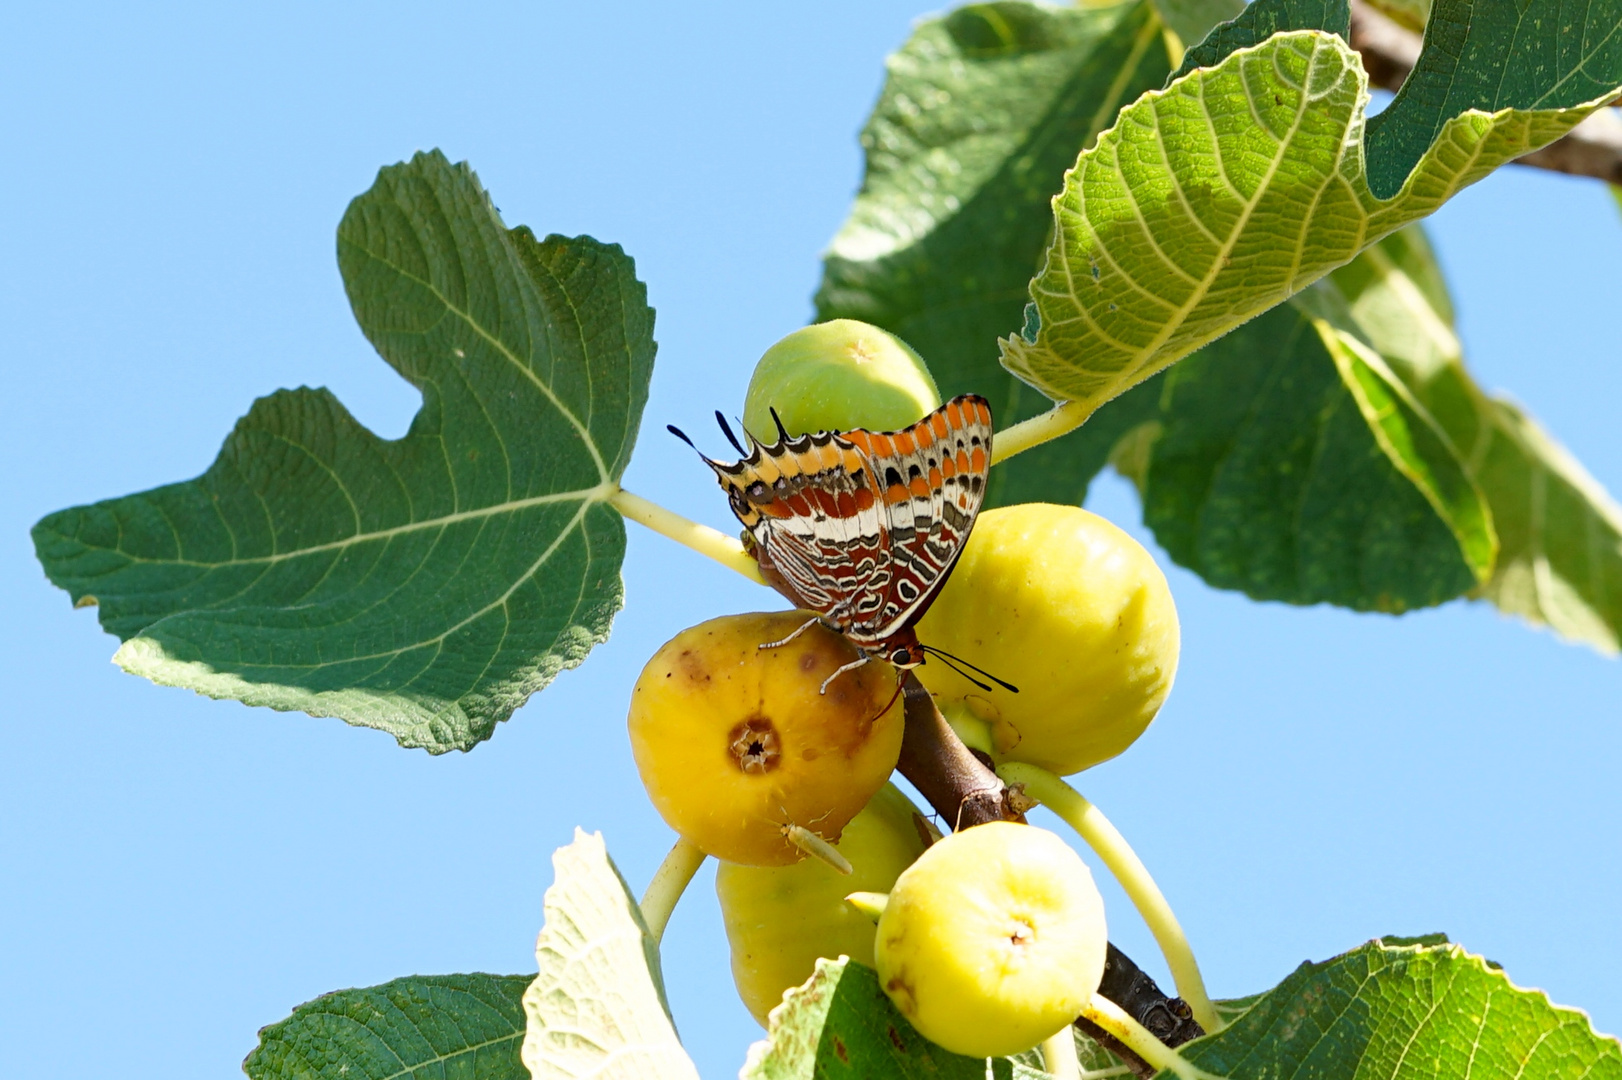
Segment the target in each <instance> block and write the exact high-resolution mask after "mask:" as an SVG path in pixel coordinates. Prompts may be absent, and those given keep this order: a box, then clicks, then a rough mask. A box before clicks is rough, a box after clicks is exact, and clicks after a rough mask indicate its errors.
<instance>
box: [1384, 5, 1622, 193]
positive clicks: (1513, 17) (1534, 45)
mask: <svg viewBox="0 0 1622 1080" xmlns="http://www.w3.org/2000/svg"><path fill="white" fill-rule="evenodd" d="M1619 84H1622V0H1586V2H1585V3H1583V4H1581V5H1576V6H1573V5H1570V4H1568V3H1566V2H1565V0H1440V2H1438V3H1437V4H1436V5H1435V7H1434V9H1433V10H1432V13H1431V15H1430V18H1429V21H1428V22H1426V24H1425V47H1424V49H1423V50H1421V52H1420V54H1419V62H1418V63H1417V64H1415V65H1414V70H1413V73H1412V74H1410V75H1409V76H1408V78H1407V80H1406V81H1404V82H1403V84H1402V89H1401V90H1399V91H1398V92H1397V97H1396V100H1394V101H1393V102H1392V103H1391V104H1390V106H1389V107H1388V108H1386V109H1385V111H1384V112H1381V113H1380V114H1379V115H1377V116H1373V117H1370V118H1369V122H1368V138H1367V149H1366V153H1367V155H1368V184H1369V189H1370V191H1371V193H1372V194H1374V195H1375V197H1377V198H1380V199H1390V198H1394V197H1395V196H1396V195H1397V194H1398V192H1399V191H1400V190H1402V188H1403V187H1404V185H1405V183H1406V181H1407V180H1408V176H1409V174H1410V173H1411V172H1412V171H1413V170H1414V169H1415V168H1416V167H1417V166H1419V165H1420V163H1421V161H1422V160H1423V159H1425V158H1427V157H1431V156H1434V154H1435V149H1436V147H1437V144H1439V143H1444V142H1446V141H1447V140H1448V135H1447V132H1448V130H1449V129H1450V128H1451V127H1456V126H1457V118H1458V117H1459V116H1460V115H1462V114H1464V113H1465V112H1466V111H1468V110H1476V111H1477V112H1479V113H1483V114H1492V113H1496V112H1498V111H1499V110H1502V109H1512V110H1515V111H1516V112H1518V113H1532V112H1553V111H1558V110H1562V109H1573V108H1577V107H1580V106H1582V105H1583V104H1584V103H1585V102H1596V101H1600V102H1605V103H1609V101H1610V99H1612V98H1615V97H1616V95H1617V89H1618V86H1619ZM1587 111H1591V110H1584V113H1585V115H1586V112H1587ZM1545 141H1549V140H1545ZM1461 149H1462V147H1461Z"/></svg>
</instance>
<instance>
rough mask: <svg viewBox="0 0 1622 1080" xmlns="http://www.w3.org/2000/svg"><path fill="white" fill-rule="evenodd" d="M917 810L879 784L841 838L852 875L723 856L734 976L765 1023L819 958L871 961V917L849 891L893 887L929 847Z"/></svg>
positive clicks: (719, 877) (817, 865)
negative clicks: (743, 862) (728, 859)
mask: <svg viewBox="0 0 1622 1080" xmlns="http://www.w3.org/2000/svg"><path fill="white" fill-rule="evenodd" d="M917 815H918V811H917V809H916V808H915V807H914V806H913V805H912V802H911V801H910V800H909V799H908V798H907V797H906V796H905V795H903V794H902V793H901V792H900V791H898V790H897V789H896V787H895V786H894V785H893V784H885V785H884V786H883V787H882V788H880V789H879V792H878V794H877V795H874V796H873V799H872V801H871V802H869V803H868V804H867V806H866V807H865V808H864V809H863V810H862V812H861V813H859V814H857V815H856V816H855V817H854V818H852V819H851V822H850V824H848V825H846V826H845V832H844V835H843V836H842V837H840V840H839V852H840V854H842V855H843V856H845V858H846V859H848V860H849V861H850V864H851V866H852V868H853V870H852V872H851V874H850V875H849V876H846V875H843V874H839V873H837V872H835V870H834V869H833V868H832V867H830V866H828V865H827V864H826V863H823V862H819V861H818V860H816V859H806V860H804V861H803V862H799V863H796V864H794V865H793V866H739V865H738V864H736V863H728V862H723V863H722V864H721V865H720V867H719V868H718V869H717V870H716V872H715V891H716V894H717V895H718V896H719V897H720V898H721V918H722V920H723V921H724V922H725V923H726V931H727V942H728V944H729V945H731V947H732V981H733V982H734V983H735V984H737V987H738V996H739V997H741V998H742V999H743V1003H744V1005H746V1006H748V1008H749V1012H750V1013H751V1014H752V1015H753V1016H754V1018H755V1019H756V1020H758V1021H760V1024H761V1026H762V1027H765V1026H766V1014H767V1013H769V1012H771V1010H772V1009H774V1008H776V1006H777V1004H778V1003H779V1002H781V1001H782V1000H783V991H785V990H787V989H789V988H790V987H793V986H799V985H800V984H801V983H803V982H805V980H807V979H809V978H810V977H811V973H812V971H813V970H814V969H815V967H816V962H817V958H818V957H823V956H825V957H828V958H829V959H833V958H835V957H838V956H848V957H850V958H851V959H852V960H855V961H856V962H857V963H860V964H866V965H867V966H868V967H872V966H873V922H872V920H871V919H869V918H868V917H867V916H866V915H863V914H862V913H861V912H860V911H858V910H857V909H856V908H854V907H852V906H851V905H850V904H847V903H846V902H845V899H844V898H845V896H846V894H847V893H850V892H853V891H855V892H861V891H869V892H879V893H882V892H888V891H889V889H890V887H891V886H892V885H894V884H895V880H896V878H897V877H898V876H899V875H900V874H901V871H903V870H905V869H906V868H907V867H908V866H910V865H911V864H912V861H913V860H914V859H916V858H917V857H918V856H919V855H920V854H921V853H922V852H923V850H924V847H925V843H924V834H923V833H921V832H920V825H919V822H920V821H921V819H920V818H919V817H918V816H917Z"/></svg>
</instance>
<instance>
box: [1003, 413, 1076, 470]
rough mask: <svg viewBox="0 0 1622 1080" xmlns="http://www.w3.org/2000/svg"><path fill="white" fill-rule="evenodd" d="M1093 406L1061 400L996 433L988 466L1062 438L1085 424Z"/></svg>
mask: <svg viewBox="0 0 1622 1080" xmlns="http://www.w3.org/2000/svg"><path fill="white" fill-rule="evenodd" d="M1096 408H1097V406H1096V405H1089V404H1087V403H1085V402H1079V401H1064V402H1060V403H1059V404H1057V405H1055V406H1053V408H1051V409H1049V410H1048V411H1047V412H1045V413H1042V414H1040V415H1038V416H1033V417H1031V418H1030V419H1029V420H1021V421H1020V422H1019V423H1017V424H1014V425H1012V426H1010V427H1006V428H1004V429H1003V430H1001V431H999V432H997V434H996V435H994V436H993V437H992V440H991V463H992V464H993V465H996V464H998V463H1000V462H1004V461H1007V460H1008V459H1009V458H1011V457H1013V456H1014V455H1015V454H1022V453H1024V452H1025V451H1027V450H1029V449H1031V448H1032V447H1033V446H1041V445H1042V444H1043V443H1045V442H1051V441H1052V440H1054V439H1057V438H1058V437H1059V436H1061V435H1068V434H1070V433H1071V432H1072V431H1074V430H1076V429H1077V428H1079V427H1080V426H1081V425H1082V424H1083V423H1085V422H1086V420H1087V418H1088V417H1089V416H1091V415H1092V414H1093V410H1094V409H1096Z"/></svg>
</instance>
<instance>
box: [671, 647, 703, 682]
mask: <svg viewBox="0 0 1622 1080" xmlns="http://www.w3.org/2000/svg"><path fill="white" fill-rule="evenodd" d="M676 666H677V667H678V668H680V669H681V673H682V674H683V675H684V676H686V678H687V681H688V682H693V683H707V682H709V681H710V679H711V676H710V666H709V665H708V664H706V663H705V662H704V658H703V657H702V656H700V655H699V654H698V653H696V652H694V651H693V650H692V649H683V650H682V651H681V652H680V653H679V654H678V655H677V657H676Z"/></svg>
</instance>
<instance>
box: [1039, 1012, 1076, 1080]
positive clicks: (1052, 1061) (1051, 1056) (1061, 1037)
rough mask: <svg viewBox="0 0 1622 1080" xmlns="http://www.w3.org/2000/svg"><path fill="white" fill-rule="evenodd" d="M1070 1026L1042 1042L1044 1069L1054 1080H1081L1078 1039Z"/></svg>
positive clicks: (1067, 1025)
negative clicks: (1077, 1057) (1077, 1058)
mask: <svg viewBox="0 0 1622 1080" xmlns="http://www.w3.org/2000/svg"><path fill="white" fill-rule="evenodd" d="M1072 1030H1073V1029H1072V1028H1071V1027H1070V1025H1069V1024H1066V1025H1065V1026H1064V1027H1062V1028H1060V1029H1059V1030H1058V1031H1055V1032H1054V1033H1053V1034H1052V1035H1049V1036H1048V1037H1047V1038H1046V1039H1044V1040H1042V1068H1043V1070H1044V1071H1045V1072H1047V1073H1048V1075H1050V1076H1052V1077H1053V1078H1054V1080H1081V1063H1080V1062H1078V1061H1077V1060H1076V1037H1075V1036H1074V1035H1072V1034H1071V1031H1072Z"/></svg>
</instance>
